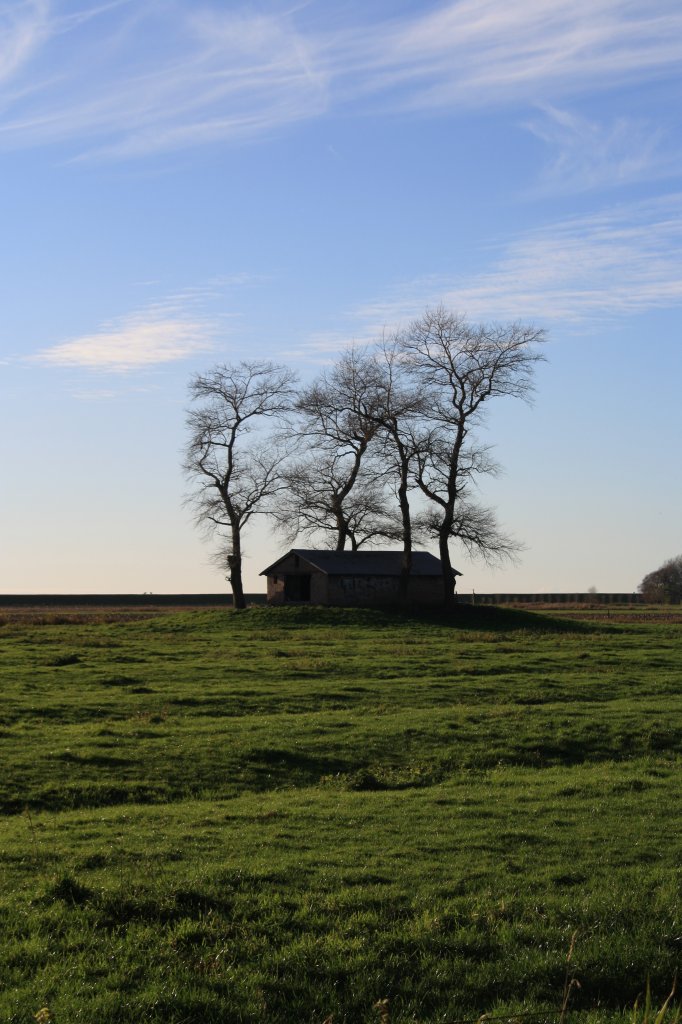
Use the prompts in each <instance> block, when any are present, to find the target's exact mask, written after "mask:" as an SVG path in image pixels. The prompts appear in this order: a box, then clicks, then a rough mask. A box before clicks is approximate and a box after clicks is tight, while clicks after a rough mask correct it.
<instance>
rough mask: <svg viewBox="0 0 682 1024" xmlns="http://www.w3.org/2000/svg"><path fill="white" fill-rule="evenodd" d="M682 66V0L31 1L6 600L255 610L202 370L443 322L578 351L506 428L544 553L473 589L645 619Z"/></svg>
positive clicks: (679, 297) (9, 301)
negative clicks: (199, 470)
mask: <svg viewBox="0 0 682 1024" xmlns="http://www.w3.org/2000/svg"><path fill="white" fill-rule="evenodd" d="M681 62H682V6H680V4H679V0H589V2H587V0H519V2H518V3H513V4H510V3H509V2H508V0H455V2H450V0H439V2H434V0H421V2H418V3H417V2H414V0H390V2H389V0H373V2H372V3H369V4H368V3H366V2H363V0H337V2H330V0H300V2H296V0H290V2H288V3H287V2H284V0H282V2H280V0H251V2H243V3H242V2H232V0H222V2H218V0H213V2H211V0H109V2H106V0H101V2H88V0H80V2H75V0H0V167H1V178H0V181H1V183H2V187H1V188H0V237H1V238H2V245H1V246H0V431H1V436H2V447H1V453H0V527H1V533H0V592H1V593H142V592H154V593H163V592H166V593H180V592H210V593H217V592H221V591H223V590H224V589H226V587H227V584H226V582H225V580H224V576H223V573H222V572H221V571H220V570H219V569H218V568H217V567H216V566H215V564H214V560H213V558H212V551H211V545H210V544H209V543H207V542H206V541H205V539H204V538H203V537H202V535H201V533H200V532H199V531H198V530H197V529H196V527H195V526H194V524H193V522H192V516H191V512H190V510H189V509H188V508H187V507H186V505H185V504H184V503H183V498H184V496H185V495H186V493H187V490H188V484H187V481H186V479H185V478H184V477H183V474H182V471H181V462H182V450H183V445H184V444H185V440H186V427H185V414H186V409H187V383H188V380H189V378H190V376H191V375H192V374H193V373H197V372H203V371H205V370H207V369H209V368H210V367H211V366H213V365H215V364H216V363H221V362H236V361H239V360H242V359H272V360H275V361H278V362H284V363H287V364H288V365H291V366H292V367H293V368H294V369H296V371H297V372H298V373H299V374H300V375H301V377H302V379H303V380H310V379H312V377H313V376H314V375H315V374H316V373H318V372H320V370H322V369H323V368H324V367H325V366H327V365H329V362H330V361H331V360H333V359H334V358H335V356H336V355H338V353H339V352H340V351H342V350H343V348H344V347H345V346H347V345H349V344H351V343H356V344H361V345H362V344H369V343H371V342H372V341H374V340H375V339H377V338H379V337H380V336H381V334H382V332H385V331H387V332H391V331H393V330H395V329H396V328H398V327H400V326H406V325H407V324H409V322H410V321H411V320H412V319H413V318H415V317H417V316H419V315H420V313H421V312H423V311H424V309H426V308H430V307H434V306H436V305H439V304H443V305H444V306H445V307H447V308H448V309H451V310H453V311H454V312H457V313H460V314H464V315H467V316H468V317H469V318H471V320H472V321H473V322H478V321H491V320H495V321H500V322H507V321H511V320H521V321H524V322H528V323H532V324H535V325H536V326H538V327H542V328H544V329H546V331H547V333H548V338H549V341H548V344H547V345H546V348H545V354H546V356H547V361H546V362H545V363H544V364H542V365H541V367H540V368H539V370H538V373H537V391H536V395H535V401H534V403H533V405H532V406H527V405H525V404H523V403H520V402H514V401H512V400H500V401H498V402H497V403H491V405H490V408H489V414H488V419H487V422H486V425H485V428H484V437H485V439H486V441H488V442H489V443H491V444H494V445H495V446H496V447H495V453H496V457H497V459H498V460H499V461H500V462H501V464H502V465H503V467H504V473H503V474H502V475H501V476H500V477H499V478H497V479H495V480H488V481H484V482H482V484H481V499H482V500H485V501H486V502H490V503H492V504H493V505H494V506H495V507H496V508H497V510H498V515H499V519H500V521H501V523H502V524H503V525H504V527H505V528H506V529H507V530H508V531H509V532H510V533H512V534H513V535H514V536H515V537H516V538H517V539H518V540H519V542H521V543H522V544H523V545H524V549H523V551H522V554H521V555H520V558H519V561H518V564H516V565H509V566H506V567H504V568H497V569H489V568H486V567H485V566H484V565H482V564H481V563H480V562H476V561H471V560H470V559H469V558H468V557H466V556H465V555H464V553H463V552H461V551H460V550H458V549H457V547H456V545H455V546H453V562H454V564H455V565H456V566H457V567H458V568H459V569H460V570H461V571H462V573H463V576H462V578H461V580H460V583H459V589H460V590H461V591H463V592H470V591H471V590H476V591H477V592H479V593H483V592H500V591H504V592H515V593H516V592H548V591H549V592H558V591H569V592H576V591H579V592H583V591H586V590H587V589H588V588H590V587H596V588H597V590H599V591H603V592H605V591H619V592H630V591H633V590H634V589H635V588H636V587H637V585H638V583H639V582H640V580H641V579H642V577H643V576H644V575H645V573H647V572H649V571H651V570H652V569H655V568H657V567H658V566H659V565H660V564H661V563H662V562H663V561H665V560H666V559H667V558H670V557H673V556H675V555H677V554H679V553H680V552H682V536H681V534H682V530H681V523H682V472H681V469H682V459H681V457H680V438H681V436H682V402H681V401H680V397H679V396H680V380H681V378H682V372H681V371H682V354H681V353H682V346H681V330H680V328H681V326H682V244H681V243H682V132H681V130H680V127H681V118H682V63H681ZM302 546H307V543H305V544H303V545H302ZM245 549H246V555H247V560H246V564H245V585H246V589H247V590H249V591H259V590H262V589H264V583H263V580H262V579H260V578H259V576H258V573H259V572H260V570H261V569H263V568H265V567H266V566H267V565H269V564H270V563H271V562H272V561H274V560H275V558H276V557H277V556H278V555H279V554H280V553H281V552H282V551H283V541H282V538H281V537H280V536H278V535H277V534H276V533H274V532H273V530H272V528H271V526H270V525H269V524H268V523H267V522H265V521H261V522H259V523H257V524H256V525H255V526H254V527H253V528H252V529H250V531H249V533H248V535H247V536H246V538H245Z"/></svg>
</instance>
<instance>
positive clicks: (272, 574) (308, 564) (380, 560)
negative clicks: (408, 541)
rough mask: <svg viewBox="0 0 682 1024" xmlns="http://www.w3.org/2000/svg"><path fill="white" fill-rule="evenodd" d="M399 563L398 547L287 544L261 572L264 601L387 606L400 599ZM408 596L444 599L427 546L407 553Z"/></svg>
mask: <svg viewBox="0 0 682 1024" xmlns="http://www.w3.org/2000/svg"><path fill="white" fill-rule="evenodd" d="M401 566H402V552H401V551H312V550H308V549H305V548H292V549H291V551H289V552H288V553H287V554H286V555H283V556H282V557H281V558H279V559H278V560H277V561H276V562H273V564H272V565H270V566H268V568H267V569H263V571H262V573H261V574H260V575H261V576H266V577H267V581H268V604H304V603H305V604H307V603H309V604H322V605H333V606H336V607H338V606H349V605H366V606H369V605H390V604H396V603H397V602H398V601H399V600H400V570H401ZM453 575H454V576H461V573H459V572H457V571H456V570H454V572H453ZM453 586H454V579H453ZM408 599H409V601H410V602H411V603H412V604H415V605H431V606H434V605H439V604H442V603H443V581H442V569H441V563H440V559H438V558H436V557H435V556H434V555H431V554H429V553H428V552H426V551H415V552H413V554H412V572H411V575H410V585H409V591H408Z"/></svg>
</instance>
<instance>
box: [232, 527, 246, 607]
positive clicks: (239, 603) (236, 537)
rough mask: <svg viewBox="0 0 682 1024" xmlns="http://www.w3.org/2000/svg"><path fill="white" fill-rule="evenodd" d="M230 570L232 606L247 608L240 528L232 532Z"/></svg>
mask: <svg viewBox="0 0 682 1024" xmlns="http://www.w3.org/2000/svg"><path fill="white" fill-rule="evenodd" d="M227 564H228V566H229V569H230V586H231V587H232V606H233V607H234V608H240V609H243V608H246V598H245V597H244V584H243V583H242V542H241V536H240V534H239V528H238V527H237V528H236V529H234V528H233V530H232V551H231V552H230V553H229V555H228V556H227Z"/></svg>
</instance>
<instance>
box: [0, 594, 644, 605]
mask: <svg viewBox="0 0 682 1024" xmlns="http://www.w3.org/2000/svg"><path fill="white" fill-rule="evenodd" d="M245 596H246V601H247V604H265V601H266V596H265V594H246V595H245ZM457 601H458V602H459V603H460V604H642V602H643V598H642V596H641V594H458V595H457ZM231 605H232V595H231V594H0V607H5V608H77V607H82V606H85V607H91V608H114V607H119V608H120V607H143V608H144V607H150V608H169V607H170V608H224V607H230V606H231Z"/></svg>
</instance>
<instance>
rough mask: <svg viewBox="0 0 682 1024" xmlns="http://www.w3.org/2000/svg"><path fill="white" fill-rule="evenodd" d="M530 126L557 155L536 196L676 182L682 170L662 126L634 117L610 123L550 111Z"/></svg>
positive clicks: (553, 153) (544, 112)
mask: <svg viewBox="0 0 682 1024" xmlns="http://www.w3.org/2000/svg"><path fill="white" fill-rule="evenodd" d="M526 127H527V128H528V130H529V131H531V132H532V133H533V134H534V135H535V136H536V137H537V138H539V139H541V140H542V141H543V142H545V143H546V144H547V146H548V147H549V148H550V150H551V151H552V156H551V159H550V162H549V163H548V165H547V166H546V167H545V169H544V171H543V172H542V174H541V176H540V180H539V182H538V185H537V186H536V187H535V189H534V190H533V194H534V195H538V194H539V195H543V194H553V193H554V194H556V193H570V192H583V191H586V190H588V189H594V188H604V187H608V188H612V187H614V186H619V185H628V184H632V183H634V182H638V181H654V180H656V179H661V178H666V177H676V176H677V175H678V174H679V170H680V166H682V161H681V159H680V153H679V152H678V151H674V150H673V149H672V148H670V146H669V144H668V142H667V140H666V138H665V133H664V131H663V129H662V127H661V126H657V127H653V126H652V125H651V124H649V123H645V122H641V121H637V120H634V119H633V118H631V117H626V116H623V117H618V118H616V119H615V120H613V121H612V122H610V123H608V124H605V123H600V122H598V121H595V120H590V119H588V118H586V117H582V116H580V115H579V114H575V113H572V112H570V111H567V110H559V109H557V108H556V107H549V106H547V107H545V108H544V109H543V110H542V111H541V112H540V113H539V114H538V115H537V116H536V117H535V118H533V119H532V120H530V121H529V122H528V123H527V124H526Z"/></svg>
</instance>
